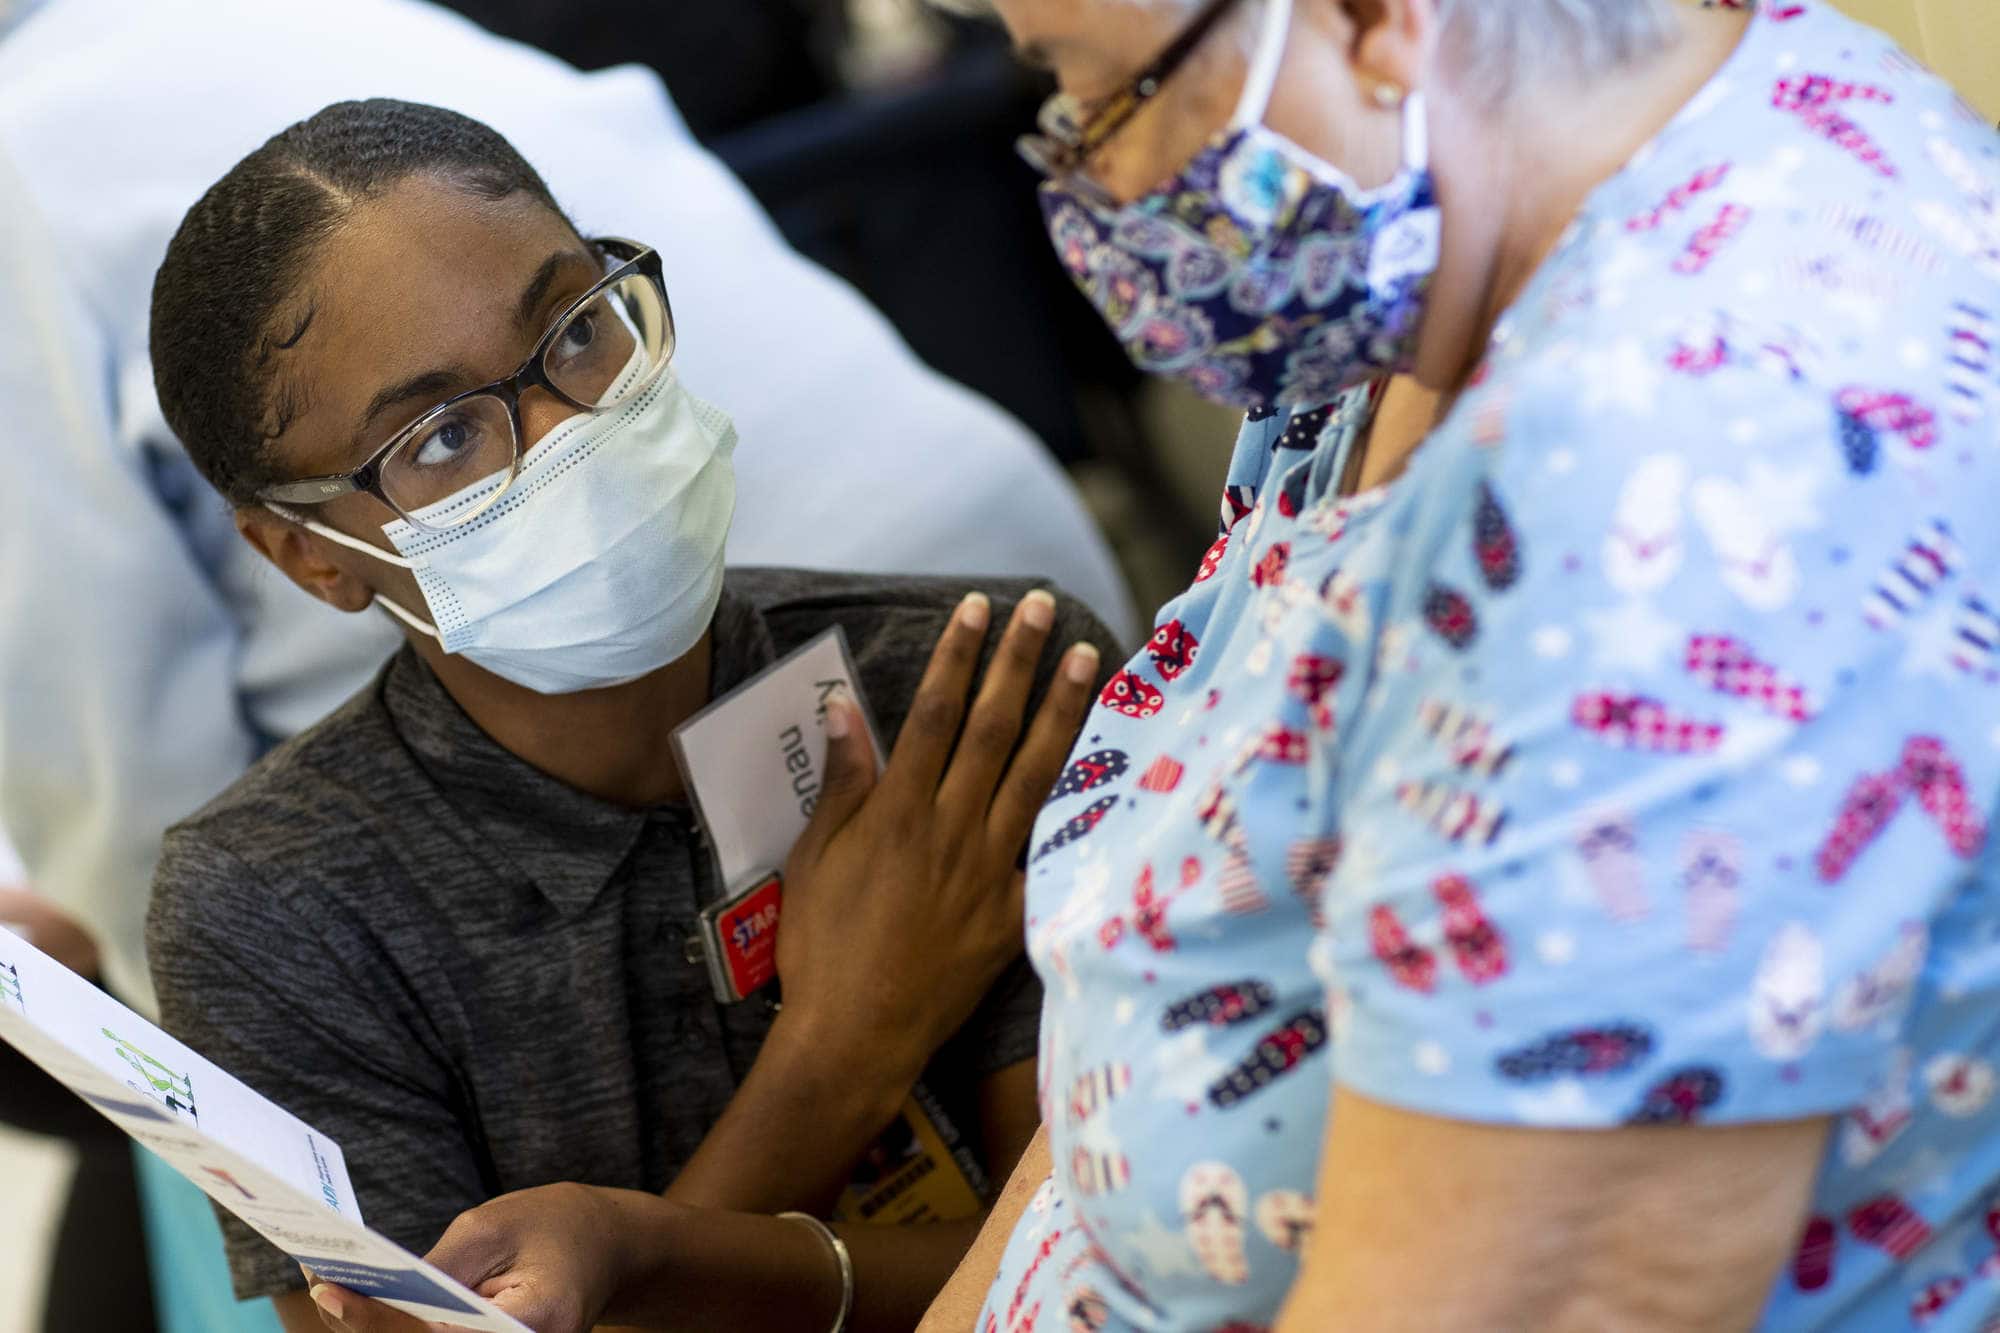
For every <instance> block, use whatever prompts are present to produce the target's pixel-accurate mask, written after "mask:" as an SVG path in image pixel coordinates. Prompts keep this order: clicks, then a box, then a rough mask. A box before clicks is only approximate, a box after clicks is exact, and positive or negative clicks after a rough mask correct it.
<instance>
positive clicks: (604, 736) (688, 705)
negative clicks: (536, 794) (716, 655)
mask: <svg viewBox="0 0 2000 1333" xmlns="http://www.w3.org/2000/svg"><path fill="white" fill-rule="evenodd" d="M714 634H715V632H714V630H713V629H712V628H711V629H710V630H709V631H707V632H706V633H704V634H703V635H702V636H701V641H700V642H699V643H697V644H695V646H694V647H693V648H692V649H691V650H689V652H688V653H687V654H686V655H685V656H682V657H680V658H678V659H676V660H675V661H672V662H669V663H667V665H665V666H663V667H661V668H660V669H659V670H658V671H655V672H653V673H651V674H650V675H646V676H641V677H640V678H639V679H638V680H635V681H630V682H628V683H626V684H624V685H613V686H611V687H609V688H607V689H601V690H582V691H579V692H577V693H575V694H537V693H535V692H534V691H533V690H529V689H524V688H522V687H521V686H519V685H516V684H514V683H513V682H512V681H509V680H503V679H501V678H500V677H499V676H496V675H494V674H493V673H492V672H490V671H487V670H485V669H483V668H481V667H479V666H475V665H474V664H473V663H471V662H469V661H467V660H466V659H465V658H464V657H461V656H458V655H455V654H447V653H445V652H442V651H441V650H440V649H439V648H438V646H437V643H436V641H435V640H432V639H428V638H425V637H423V636H422V635H417V634H411V635H410V636H409V638H410V642H411V643H412V644H413V645H414V646H415V647H416V650H417V653H418V655H419V656H421V657H422V658H423V659H424V661H425V662H426V663H427V664H428V665H429V666H430V668H431V670H432V671H434V672H436V673H437V678H438V680H439V682H440V683H441V684H443V686H444V688H445V690H446V692H447V693H449V694H450V695H451V697H452V698H453V699H454V700H455V701H457V703H458V706H459V707H460V708H463V709H464V710H465V713H466V716H467V717H470V718H471V719H472V720H473V722H475V723H476V724H477V725H478V726H479V729H480V730H481V731H484V732H485V733H486V734H487V735H488V736H491V737H492V738H493V739H494V740H495V741H496V742H497V743H499V745H500V746H501V747H502V748H504V749H506V750H507V751H508V752H510V753H511V754H513V755H514V756H515V757H517V758H519V759H520V760H522V761H523V762H525V763H528V764H532V765H533V766H534V767H536V768H538V769H540V770H541V771H542V772H544V773H547V774H548V775H549V776H550V777H553V778H555V779H557V780H558V781H561V782H565V783H568V784H569V785H570V786H572V787H574V788H576V789H577V790H578V791H581V792H587V793H589V794H590V795H592V796H595V797H598V798H599V799H600V800H605V801H610V802H612V803H614V804H616V805H623V806H629V807H632V808H634V809H642V808H645V807H648V806H655V805H661V804H665V803H666V802H669V801H680V800H685V799H686V796H687V790H686V786H685V784H684V783H683V782H682V781H681V774H680V767H679V765H677V764H675V762H674V757H673V746H672V745H671V744H670V743H669V738H670V737H671V736H672V735H673V732H674V728H676V727H678V726H680V724H681V723H683V722H685V721H687V719H688V718H690V717H692V716H693V715H694V714H695V713H696V712H698V711H699V710H700V709H701V708H702V707H703V706H704V705H705V704H707V703H708V689H709V669H710V661H711V648H712V646H713V642H714Z"/></svg>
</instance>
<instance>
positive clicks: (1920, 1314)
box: [1910, 1273, 1965, 1328]
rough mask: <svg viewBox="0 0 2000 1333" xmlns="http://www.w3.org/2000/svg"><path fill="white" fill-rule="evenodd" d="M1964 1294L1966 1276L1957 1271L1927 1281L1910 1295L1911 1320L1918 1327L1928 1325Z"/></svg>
mask: <svg viewBox="0 0 2000 1333" xmlns="http://www.w3.org/2000/svg"><path fill="white" fill-rule="evenodd" d="M1964 1294H1965V1278H1964V1277H1962V1276H1960V1275H1959V1274H1957V1273H1951V1274H1948V1275H1946V1276H1944V1277H1941V1278H1936V1279H1933V1280H1932V1281H1930V1282H1927V1283H1925V1284H1924V1285H1923V1286H1922V1287H1920V1288H1918V1289H1917V1294H1916V1295H1914V1296H1912V1297H1910V1322H1911V1323H1912V1324H1914V1325H1916V1326H1917V1327H1918V1328H1925V1327H1928V1326H1929V1325H1930V1324H1931V1323H1932V1322H1933V1321H1935V1320H1936V1319H1937V1317H1938V1316H1939V1315H1941V1314H1943V1313H1944V1312H1945V1310H1946V1309H1948V1308H1949V1307H1950V1305H1951V1303H1952V1302H1953V1301H1955V1300H1957V1299H1958V1298H1959V1297H1960V1296H1963V1295H1964Z"/></svg>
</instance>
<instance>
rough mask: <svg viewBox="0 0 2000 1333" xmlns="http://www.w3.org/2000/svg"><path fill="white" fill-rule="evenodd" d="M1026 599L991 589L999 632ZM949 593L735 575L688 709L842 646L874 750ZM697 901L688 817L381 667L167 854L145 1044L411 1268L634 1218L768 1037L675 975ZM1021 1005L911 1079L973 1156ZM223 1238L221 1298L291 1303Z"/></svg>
mask: <svg viewBox="0 0 2000 1333" xmlns="http://www.w3.org/2000/svg"><path fill="white" fill-rule="evenodd" d="M1030 586H1032V585H1029V584H1025V583H1017V584H1009V585H1004V586H989V587H988V591H989V592H991V593H992V594H993V597H994V602H995V617H996V623H1000V622H1001V620H1002V618H1004V617H1005V616H1006V615H1007V614H1008V613H1009V612H1010V610H1011V608H1012V605H1013V603H1014V602H1015V600H1017V599H1018V597H1019V596H1020V595H1021V594H1022V593H1024V592H1026V591H1027V589H1028V588H1029V587H1030ZM965 587H966V585H965V584H964V583H962V582H957V581H950V582H947V581H943V580H919V579H902V578H890V577H874V576H849V575H830V574H818V573H803V572H797V571H789V570H747V569H746V570H737V571H732V572H731V573H730V575H729V577H728V579H727V581H726V585H725V590H724V595H723V599H722V603H721V605H720V607H719V609H718V610H717V612H716V619H715V638H714V645H715V646H714V662H713V668H712V673H711V674H712V680H713V685H712V690H713V693H715V694H717V695H720V694H722V693H724V692H726V691H728V690H729V689H731V688H733V687H734V686H735V685H737V684H739V683H741V682H742V681H743V680H745V679H746V678H747V677H749V676H750V675H752V674H754V673H755V672H756V671H758V670H759V669H761V668H762V667H764V666H766V665H768V664H769V663H771V662H772V661H774V660H776V659H777V658H778V657H779V656H782V655H783V654H785V653H787V652H789V651H791V650H792V649H793V648H796V647H798V646H800V645H801V644H803V643H805V642H806V641H807V640H809V639H811V638H812V637H813V636H814V635H816V634H818V633H820V632H821V631H823V630H825V629H826V628H827V627H828V626H831V625H835V624H838V625H842V626H844V627H845V629H846V632H847V637H848V642H849V646H850V647H851V649H852V650H853V653H854V659H855V665H856V668H857V670H858V671H859V673H860V679H861V683H862V687H863V689H864V690H865V691H866V693H867V695H868V699H869V702H870V705H871V707H872V709H873V711H874V714H875V717H876V720H877V722H878V724H879V725H880V726H881V728H882V733H883V738H884V741H885V742H887V741H888V740H889V739H890V738H892V737H893V736H894V735H895V733H896V730H897V729H898V728H899V727H900V726H901V725H902V721H903V716H904V714H905V712H906V710H907V708H908V705H909V701H910V696H911V695H912V693H913V692H914V691H915V688H916V684H917V681H918V678H919V677H920V675H921V674H922V671H923V668H924V665H925V663H926V662H927V660H928V659H929V655H930V651H931V648H932V646H933V645H934V644H935V642H936V640H937V636H938V634H939V633H940V632H941V631H942V630H943V628H944V626H945V624H946V622H947V620H948V619H949V617H950V615H951V612H952V610H953V609H954V607H955V606H956V605H957V603H958V600H959V598H960V597H961V596H962V595H963V593H964V591H965ZM990 637H992V638H996V639H997V637H998V636H997V634H995V635H993V636H990ZM1078 638H1088V639H1091V640H1093V641H1094V642H1096V643H1097V644H1098V645H1099V647H1100V648H1101V649H1102V650H1103V652H1104V661H1105V662H1106V663H1115V662H1116V661H1118V660H1119V654H1118V653H1117V651H1115V647H1116V646H1115V645H1114V644H1113V643H1112V642H1111V640H1110V637H1109V635H1108V634H1107V632H1106V631H1105V630H1104V628H1103V626H1101V625H1100V624H1098V622H1097V621H1096V620H1095V619H1093V618H1092V617H1091V616H1090V614H1089V613H1088V612H1087V611H1085V610H1083V609H1082V608H1081V607H1080V606H1079V605H1078V604H1077V603H1074V602H1070V601H1067V600H1063V601H1061V602H1060V613H1059V616H1058V620H1057V630H1056V633H1055V634H1054V635H1052V636H1051V638H1050V646H1049V649H1048V651H1047V652H1046V653H1045V654H1044V658H1043V662H1042V665H1041V671H1040V678H1039V683H1038V687H1037V696H1038V697H1039V693H1040V689H1041V688H1042V687H1043V686H1045V685H1046V683H1047V681H1048V679H1049V677H1050V673H1051V672H1052V671H1053V669H1054V666H1055V662H1056V659H1057V656H1058V654H1059V652H1060V650H1061V648H1062V647H1064V646H1066V645H1067V644H1069V643H1070V642H1073V641H1074V640H1076V639H1078ZM718 890H719V886H718V885H717V883H716V879H715V874H714V869H713V862H712V860H711V857H710V854H709V852H708V850H707V848H706V846H705V845H704V844H703V843H702V842H701V840H700V838H699V835H698V832H697V830H696V828H695V824H694V820H693V818H692V816H691V815H690V812H689V810H688V808H687V807H686V806H685V805H679V804H674V805H666V806H661V807H658V808H655V809H650V810H631V809H627V808H624V807H621V806H616V805H612V804H608V803H606V802H604V801H601V800H598V799H596V798H594V797H591V796H587V795H584V794H583V793H581V792H578V791H576V790H575V789H573V788H570V787H568V786H565V785H564V784H562V783H561V782H558V781H556V780H555V779H554V778H551V777H549V776H548V775H546V774H544V773H541V772H539V771H537V770H536V769H534V768H532V767H530V766H529V765H527V764H526V763H524V762H522V761H521V760H520V759H518V758H516V757H515V756H514V755H512V754H511V753H509V752H508V751H506V750H504V749H502V748H501V747H500V746H499V745H498V744H496V743H495V742H494V741H493V740H492V739H491V738H489V737H488V736H487V735H486V734H485V733H484V732H482V731H481V730H480V729H479V728H478V727H477V726H476V725H474V724H473V722H472V721H471V719H469V718H468V717H467V716H466V715H465V714H464V712H463V711H461V710H460V709H459V707H458V706H457V704H456V703H454V702H453V700H452V699H451V697H450V696H449V695H448V694H446V693H445V691H444V689H443V687H442V686H441V685H440V684H439V683H438V681H437V678H436V677H435V676H433V675H432V674H431V672H430V671H429V669H428V668H426V667H425V666H424V664H423V662H422V660H421V659H420V658H418V657H417V656H416V655H415V654H414V653H412V652H410V651H408V650H407V649H406V650H405V651H403V652H402V653H400V654H398V655H397V656H396V657H394V658H393V659H391V661H390V662H389V664H388V665H387V666H386V667H385V668H384V669H383V671H382V674H381V675H380V676H379V677H378V678H377V679H376V681H375V682H374V684H373V685H371V686H370V687H369V688H368V689H366V690H363V691H362V692H361V693H360V694H358V695H356V696H355V697H354V698H353V699H352V700H350V701H349V702H348V703H347V704H345V705H343V706H342V707H341V708H340V709H339V710H338V711H337V712H335V713H334V714H333V715H332V716H330V717H328V718H327V719H326V720H325V721H324V722H322V723H320V724H319V725H318V726H316V727H314V728H312V729H311V730H309V731H307V732H305V733H304V734H302V735H300V736H299V737H297V738H296V739H294V740H292V741H290V742H289V743H287V744H285V745H284V746H281V747H280V748H278V749H277V750H274V751H273V752H272V753H271V754H270V755H269V756H267V757H266V758H265V759H264V760H263V762H261V763H259V764H258V765H257V766H256V767H255V768H253V769H251V770H250V771H249V772H248V773H247V774H245V775H244V776H243V778H242V779H241V780H239V781H238V782H237V783H236V784H235V785H234V786H232V787H231V788H230V789H229V790H228V791H227V792H225V793H224V794H223V795H222V796H220V797H219V798H217V799H216V800H215V801H214V802H213V803H211V804H210V805H209V806H208V807H207V808H205V809H204V810H202V811H201V812H200V813H199V814H197V815H195V816H194V817H193V818H192V819H189V820H188V821H187V822H185V823H183V824H181V825H179V826H178V827H176V828H174V829H172V830H171V831H169V833H168V834H167V839H166V845H165V850H164V854H163V856H162V858H161V861H160V866H159V871H158V875H157V877H156V879H155V881H154V889H153V903H152V910H151V915H150V917H149V921H148V944H149V948H150V953H151V957H152V967H153V976H154V980H155V982H156V984H157V986H158V989H159V995H160V1009H161V1012H162V1015H163V1018H164V1021H165V1025H166V1027H167V1028H168V1030H170V1031H171V1032H173V1033H174V1034H175V1035H177V1036H179V1037H180V1038H182V1039H183V1040H184V1041H186V1042H187V1043H188V1044H189V1045H191V1046H193V1047H194V1048H195V1049H196V1050H199V1051H201V1052H202V1053H203V1054H205V1055H207V1056H208V1057H209V1058H211V1059H213V1060H214V1061H215V1062H216V1063H217V1064H219V1065H221V1066H222V1067H223V1068H224V1069H227V1070H229V1071H230V1072H231V1073H233V1074H235V1075H236V1076H237V1077H239V1078H241V1079H243V1080H244V1081H245V1082H246V1083H248V1084H250V1085H251V1086H252V1087H254V1088H256V1089H257V1090H258V1091H259V1092H261V1093H263V1094H264V1095H266V1096H268V1097H270V1098H271V1099H272V1100H274V1101H276V1102H277V1103H278V1104H280V1105H282V1106H284V1107H285V1108H286V1109H288V1110H290V1111H291V1112H293V1113H294V1114H296V1115H298V1116H299V1117H301V1118H302V1119H304V1120H305V1121H307V1122H308V1123H310V1124H312V1125H314V1126H316V1127H317V1128H319V1129H321V1130H323V1131H325V1132H326V1133H328V1134H330V1135H332V1136H333V1137H334V1138H335V1139H336V1140H338V1141H339V1143H340V1144H341V1146H342V1147H343V1149H344V1150H345V1152H346V1156H347V1162H348V1166H349V1168H350V1171H351V1173H352V1176H353V1181H354V1187H355V1192H356V1195H357V1197H358V1199H359V1201H360V1204H361V1207H362V1210H363V1213H364V1215H365V1216H366V1218H367V1220H368V1223H369V1225H371V1226H372V1227H374V1228H375V1229H376V1230H378V1231H380V1232H382V1233H383V1234H384V1235H386V1236H388V1237H390V1238H391V1239H393V1240H395V1241H397V1242H399V1243H400V1244H402V1245H404V1246H407V1247H408V1248H410V1249H412V1250H414V1251H416V1252H418V1253H422V1252H423V1251H425V1250H427V1249H428V1248H429V1247H430V1246H431V1245H432V1244H434V1243H435V1242H436V1241H437V1239H438V1237H439V1235H440V1234H441V1233H442V1232H443V1231H444V1228H445V1227H446V1225H447V1224H449V1223H450V1221H451V1220H452V1218H453V1217H455V1216H456V1215H457V1214H458V1213H459V1212H461V1211H463V1210H464V1209H466V1208H469V1207H472V1206H474V1205H476V1204H478V1203H481V1202H483V1201H484V1200H486V1199H489V1198H492V1197H493V1196H495V1195H497V1194H501V1193H504V1192H507V1191H509V1190H517V1189H523V1188H526V1187H529V1186H533V1185H541V1184H548V1183H550V1182H553V1181H561V1180H577V1181H584V1182H588V1183H592V1184H597V1185H608V1186H620V1187H624V1188H629V1189H644V1190H651V1191H659V1190H662V1189H664V1188H665V1187H666V1186H667V1184H668V1183H669V1182H670V1181H671V1180H672V1179H673V1177H674V1175H675V1174H676V1173H677V1172H678V1171H679V1170H680V1168H681V1167H682V1166H683V1165H684V1164H685V1163H686V1162H687V1160H688V1159H689V1157H691V1156H692V1155H693V1153H694V1150H695V1148H696V1146H697V1145H699V1143H700V1142H701V1140H702V1138H703V1136H704V1135H706V1134H707V1132H708V1130H709V1128H710V1127H711V1126H712V1125H713V1124H714V1123H715V1121H716V1120H717V1118H718V1117H720V1115H721V1114H722V1111H723V1108H724V1107H725V1106H726V1105H727V1104H728V1102H729V1099H730V1097H731V1096H732V1095H733V1094H734V1092H735V1090H736V1088H737V1085H738V1084H739V1082H740V1081H741V1080H742V1078H743V1077H744V1075H745V1074H746V1073H747V1072H748V1071H749V1068H750V1064H751V1061H752V1060H753V1059H755V1057H756V1055H757V1051H758V1048H759V1046H760V1045H761V1043H762V1042H763V1039H764V1036H765V1033H766V1032H767V1031H768V1030H769V1027H770V1023H771V1015H772V1007H771V1004H770V1002H769V1001H768V1000H767V999H763V998H752V999H751V1000H749V1001H747V1002H745V1003H742V1004H737V1005H720V1004H718V1003H716V1001H715V1000H714V998H713V996H712V993H711V992H710V990H709V983H708V979H707V975H706V973H705V971H704V969H703V967H702V966H701V964H700V963H699V962H698V961H690V955H689V953H688V950H687V948H686V942H687V940H688V938H689V937H690V936H691V935H692V934H693V933H694V931H695V914H696V912H697V911H698V910H699V909H700V908H701V907H702V906H705V905H706V904H708V903H710V902H712V901H714V900H715V898H716V897H717V895H718ZM1040 1006H1041V997H1040V992H1039V989H1038V988H1037V986H1036V985H1035V981H1034V976H1033V973H1032V972H1030V971H1029V970H1028V968H1027V967H1026V966H1025V964H1017V965H1016V967H1015V969H1014V970H1013V971H1012V972H1010V973H1009V974H1008V975H1007V976H1006V977H1005V978H1003V979H1002V982H1001V983H1000V985H998V986H996V987H995V989H994V991H993V992H992V993H991V994H989V996H988V997H987V1000H986V1002H985V1004H984V1005H983V1006H982V1008H981V1010H980V1011H979V1012H978V1013H977V1014H975V1016H974V1017H973V1019H972V1020H971V1021H970V1022H969V1023H968V1024H967V1025H966V1027H965V1028H964V1029H963V1030H961V1031H960V1033H959V1034H958V1035H957V1036H956V1037H955V1038H954V1039H953V1041H952V1042H951V1043H950V1044H948V1045H947V1046H946V1048H945V1049H944V1050H943V1051H941V1052H940V1053H939V1054H938V1056H937V1058H936V1060H935V1061H934V1062H933V1064H932V1066H931V1068H930V1070H929V1071H927V1073H926V1075H925V1082H926V1084H927V1085H928V1086H929V1087H930V1088H931V1089H932V1091H933V1092H934V1093H935V1094H936V1095H937V1096H938V1098H939V1100H940V1101H942V1102H943V1103H944V1105H945V1109H946V1110H947V1111H948V1112H950V1113H952V1114H953V1116H954V1118H955V1119H956V1120H957V1121H958V1123H959V1124H960V1126H961V1127H962V1128H963V1129H964V1130H965V1131H966V1134H967V1137H968V1139H969V1140H974V1141H975V1142H976V1134H975V1132H974V1131H975V1128H976V1124H977V1120H976V1116H975V1114H974V1111H973V1105H974V1102H973V1093H974V1091H975V1089H976V1087H977V1084H978V1082H979V1081H980V1080H981V1079H982V1078H983V1077H984V1076H986V1075H987V1074H989V1073H992V1072H993V1071H995V1070H998V1069H1000V1068H1003V1067H1005V1066H1007V1065H1010V1064H1014V1063H1017V1062H1019V1061H1022V1060H1026V1059H1029V1058H1032V1057H1033V1055H1034V1054H1035V1042H1036V1026H1037V1021H1038V1018H1039V1014H1040ZM222 1222H223V1229H224V1232H225V1234H226V1236H227V1239H228V1245H229V1261H230V1268H231V1271H232V1273H233V1275H234V1277H235V1283H236V1291H237V1294H238V1295H239V1296H241V1297H244V1298H248V1297H251V1296H260V1295H273V1294H277V1293H280V1292H283V1291H286V1290H290V1289H295V1288H297V1287H299V1286H300V1285H302V1283H301V1279H300V1277H299V1271H298V1268H297V1267H296V1265H294V1264H293V1263H292V1262H291V1261H290V1260H289V1259H287V1258H286V1257H285V1256H284V1255H282V1254H281V1253H279V1252H278V1251H277V1250H275V1249H273V1248H272V1247H270V1246H269V1245H267V1244H265V1243H264V1242H263V1241H262V1240H261V1239H259V1238H258V1237H257V1236H256V1235H255V1234H254V1233H252V1232H250V1231H249V1230H248V1229H247V1228H245V1227H243V1226H242V1225H241V1224H240V1223H238V1222H236V1220H235V1219H234V1218H232V1217H229V1216H227V1215H226V1214H225V1215H224V1216H223V1218H222Z"/></svg>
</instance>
